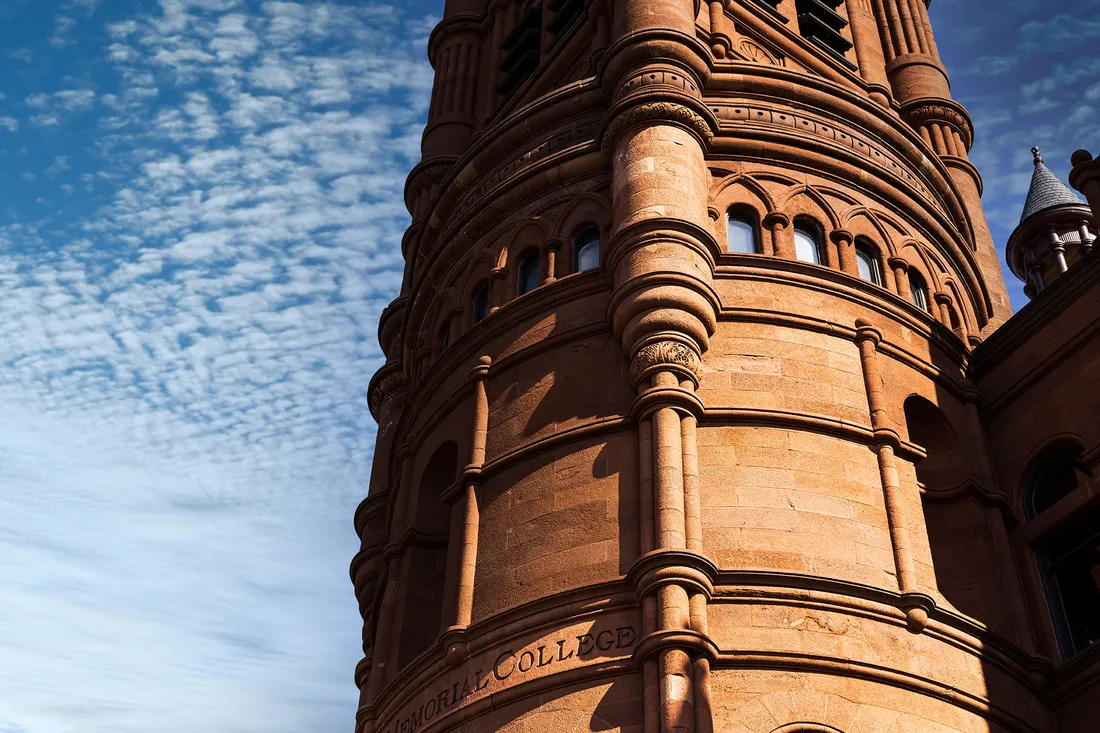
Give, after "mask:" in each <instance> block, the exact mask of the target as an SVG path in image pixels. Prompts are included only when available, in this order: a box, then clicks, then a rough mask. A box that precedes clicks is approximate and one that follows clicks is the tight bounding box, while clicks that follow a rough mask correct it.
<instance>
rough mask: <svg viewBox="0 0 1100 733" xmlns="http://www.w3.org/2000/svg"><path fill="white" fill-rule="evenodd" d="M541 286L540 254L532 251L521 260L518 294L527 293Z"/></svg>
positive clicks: (517, 286) (517, 285)
mask: <svg viewBox="0 0 1100 733" xmlns="http://www.w3.org/2000/svg"><path fill="white" fill-rule="evenodd" d="M538 286H539V256H538V255H537V254H535V253H534V252H532V253H531V254H528V255H524V257H523V259H521V260H520V261H519V278H518V281H517V284H516V294H517V295H526V294H527V293H529V292H531V291H532V290H534V289H535V288H537V287H538Z"/></svg>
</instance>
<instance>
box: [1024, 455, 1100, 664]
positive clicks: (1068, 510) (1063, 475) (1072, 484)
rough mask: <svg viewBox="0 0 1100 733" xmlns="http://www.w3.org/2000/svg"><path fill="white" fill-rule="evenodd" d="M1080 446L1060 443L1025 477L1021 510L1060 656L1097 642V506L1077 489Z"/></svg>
mask: <svg viewBox="0 0 1100 733" xmlns="http://www.w3.org/2000/svg"><path fill="white" fill-rule="evenodd" d="M1081 453H1082V451H1081V448H1080V447H1079V446H1077V445H1074V444H1065V443H1063V444H1060V445H1056V446H1054V447H1052V448H1051V449H1049V450H1048V451H1047V452H1046V454H1045V455H1044V456H1043V457H1042V458H1041V459H1040V460H1039V461H1038V463H1037V466H1036V468H1035V469H1034V470H1033V471H1032V473H1031V476H1030V478H1029V480H1028V481H1027V494H1026V497H1025V505H1024V511H1025V513H1026V515H1027V517H1028V519H1029V520H1030V521H1029V525H1030V526H1033V527H1035V528H1036V530H1037V532H1036V536H1035V537H1034V539H1033V542H1032V544H1033V547H1034V549H1035V552H1036V557H1037V559H1038V563H1039V569H1040V572H1041V573H1042V576H1043V586H1044V589H1045V590H1046V595H1047V601H1048V603H1049V605H1050V613H1051V617H1052V619H1053V621H1054V626H1055V630H1056V632H1057V636H1058V643H1059V645H1060V646H1061V649H1062V654H1063V655H1064V656H1065V657H1067V658H1068V657H1072V656H1074V655H1075V654H1078V653H1080V652H1083V651H1084V650H1085V649H1088V648H1089V647H1091V646H1092V645H1093V644H1095V643H1096V642H1098V641H1100V506H1097V505H1096V503H1095V502H1091V501H1089V497H1088V495H1087V494H1086V493H1085V492H1081V491H1078V476H1079V473H1081V472H1080V465H1079V461H1080V458H1081Z"/></svg>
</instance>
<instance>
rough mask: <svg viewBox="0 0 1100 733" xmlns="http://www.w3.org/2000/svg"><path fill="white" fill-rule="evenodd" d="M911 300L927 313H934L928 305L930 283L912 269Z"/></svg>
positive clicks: (910, 279) (910, 282)
mask: <svg viewBox="0 0 1100 733" xmlns="http://www.w3.org/2000/svg"><path fill="white" fill-rule="evenodd" d="M909 299H910V300H912V301H913V305H915V306H917V307H918V308H920V309H921V310H922V311H924V312H925V313H931V312H932V308H931V307H930V306H929V304H928V283H926V282H925V281H924V276H923V275H921V274H920V273H919V272H917V271H916V270H912V269H911V270H909Z"/></svg>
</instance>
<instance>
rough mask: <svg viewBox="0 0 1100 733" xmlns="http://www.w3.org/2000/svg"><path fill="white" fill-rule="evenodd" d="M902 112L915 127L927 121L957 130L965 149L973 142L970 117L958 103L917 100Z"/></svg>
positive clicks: (927, 122)
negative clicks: (917, 101)
mask: <svg viewBox="0 0 1100 733" xmlns="http://www.w3.org/2000/svg"><path fill="white" fill-rule="evenodd" d="M903 114H904V115H905V120H906V122H908V123H909V124H910V125H912V126H913V127H915V128H920V127H921V126H923V125H926V124H929V123H939V124H941V125H947V126H949V127H952V128H954V129H955V130H956V131H958V133H959V135H960V136H961V137H962V139H963V143H964V144H965V145H966V148H967V150H969V149H970V146H971V145H973V144H974V126H973V124H972V123H971V122H970V117H969V116H967V114H966V112H965V111H964V110H963V109H962V108H961V107H959V106H958V105H955V104H952V103H950V101H949V100H943V101H937V102H919V103H917V104H914V105H912V106H910V107H907V108H906V109H905V110H904V112H903Z"/></svg>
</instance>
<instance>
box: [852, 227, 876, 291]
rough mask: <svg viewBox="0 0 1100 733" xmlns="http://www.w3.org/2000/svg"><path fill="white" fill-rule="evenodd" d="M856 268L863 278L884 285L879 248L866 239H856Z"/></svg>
mask: <svg viewBox="0 0 1100 733" xmlns="http://www.w3.org/2000/svg"><path fill="white" fill-rule="evenodd" d="M856 269H857V270H859V277H860V279H861V280H866V281H867V282H869V283H874V284H875V285H878V286H880V287H881V286H882V284H883V280H882V263H881V262H879V258H878V249H877V248H876V247H875V245H873V244H871V243H870V242H869V241H867V240H866V239H862V238H861V239H857V240H856Z"/></svg>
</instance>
